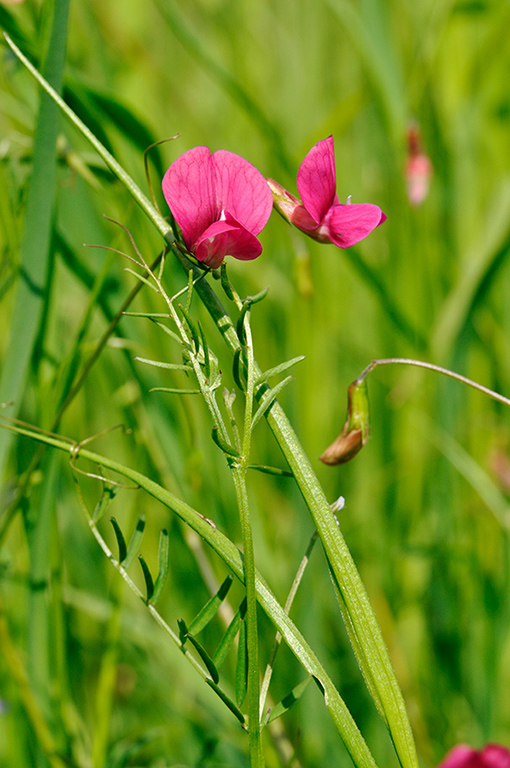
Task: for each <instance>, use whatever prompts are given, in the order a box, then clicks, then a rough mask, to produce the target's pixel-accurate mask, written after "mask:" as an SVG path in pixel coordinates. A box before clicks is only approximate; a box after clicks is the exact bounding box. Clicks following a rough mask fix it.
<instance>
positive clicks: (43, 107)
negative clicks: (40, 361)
mask: <svg viewBox="0 0 510 768" xmlns="http://www.w3.org/2000/svg"><path fill="white" fill-rule="evenodd" d="M68 14H69V0H55V2H54V4H53V17H52V22H51V32H50V40H49V46H48V49H47V50H48V52H47V55H46V60H45V62H44V66H43V71H44V74H45V77H46V78H47V80H48V81H49V82H50V83H52V85H53V86H54V88H55V89H56V91H60V88H61V85H62V74H63V71H64V62H65V51H66V38H67V20H68ZM58 131H59V114H58V110H57V108H56V105H55V104H54V103H53V101H52V100H51V99H50V98H49V97H48V96H47V94H46V93H41V98H40V105H39V114H38V116H37V124H36V130H35V135H34V143H33V163H32V174H31V178H30V183H29V187H28V194H27V206H26V214H25V221H24V233H23V238H22V243H21V254H20V265H19V267H20V269H19V274H20V275H21V276H22V277H20V279H19V282H18V286H17V294H16V300H15V304H14V310H13V315H12V320H11V328H10V337H9V342H8V346H7V351H6V354H5V356H4V361H3V364H2V370H1V372H0V403H3V402H11V401H13V402H14V403H15V410H16V412H18V410H19V408H20V405H21V397H22V395H23V391H24V388H25V383H26V379H27V375H28V373H29V362H30V359H31V356H32V353H33V349H34V344H35V341H36V339H37V333H38V330H39V323H40V321H41V317H42V311H43V307H44V301H43V299H44V292H45V279H46V277H47V270H48V264H49V256H50V241H51V230H52V221H53V211H54V203H55V192H56V181H57V166H56V142H57V135H58ZM11 439H12V435H10V434H8V433H3V434H1V435H0V478H1V477H2V475H3V467H4V463H5V460H6V459H7V455H8V452H9V448H10V445H11Z"/></svg>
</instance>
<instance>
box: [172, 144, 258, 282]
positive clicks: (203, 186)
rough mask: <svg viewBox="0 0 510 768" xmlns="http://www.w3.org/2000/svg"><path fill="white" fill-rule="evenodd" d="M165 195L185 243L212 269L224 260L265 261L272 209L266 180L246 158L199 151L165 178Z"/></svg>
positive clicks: (185, 157) (185, 156) (188, 154)
mask: <svg viewBox="0 0 510 768" xmlns="http://www.w3.org/2000/svg"><path fill="white" fill-rule="evenodd" d="M162 186H163V194H164V196H165V199H166V201H167V203H168V205H169V208H170V210H171V211H172V214H173V216H174V218H175V220H176V222H177V224H178V225H179V227H180V228H181V231H182V236H183V239H184V243H185V244H186V247H187V248H188V250H189V251H191V253H193V254H194V255H195V257H196V258H197V259H198V260H199V261H202V262H203V263H204V264H206V265H207V266H208V267H211V269H216V268H217V267H219V266H220V264H221V263H222V261H223V259H224V258H225V256H227V255H229V256H233V257H234V258H236V259H241V260H243V261H247V260H249V259H255V258H256V257H257V256H260V254H261V252H262V245H261V244H260V242H259V241H258V240H257V238H256V235H258V234H259V233H260V232H261V231H262V230H263V228H264V227H265V225H266V223H267V220H268V219H269V216H270V214H271V209H272V205H273V201H272V197H271V192H270V190H269V187H268V185H267V182H266V180H265V179H264V177H263V176H262V174H261V173H260V171H258V170H257V169H256V168H255V167H254V166H253V165H252V164H251V163H249V162H248V161H247V160H245V159H244V158H243V157H240V156H239V155H236V154H234V153H233V152H228V151H226V150H223V149H220V150H218V151H217V152H214V153H213V154H211V152H210V150H209V149H208V148H207V147H195V148H194V149H190V150H189V151H188V152H185V153H184V154H183V155H181V156H180V157H178V158H177V160H175V161H174V162H173V163H172V165H171V166H170V168H169V169H168V171H167V172H166V173H165V176H164V178H163V185H162Z"/></svg>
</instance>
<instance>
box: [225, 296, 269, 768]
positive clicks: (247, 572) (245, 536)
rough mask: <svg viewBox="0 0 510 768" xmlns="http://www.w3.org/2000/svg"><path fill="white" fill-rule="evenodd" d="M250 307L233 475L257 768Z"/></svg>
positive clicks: (260, 760)
mask: <svg viewBox="0 0 510 768" xmlns="http://www.w3.org/2000/svg"><path fill="white" fill-rule="evenodd" d="M249 314H250V313H249V310H248V312H246V314H245V316H244V332H245V334H246V349H247V362H248V365H247V385H246V397H245V409H244V431H243V444H242V456H241V461H240V463H239V464H238V465H237V466H235V467H233V469H232V475H233V478H234V486H235V490H236V496H237V503H238V507H239V514H240V518H241V533H242V540H243V569H244V583H245V586H246V632H247V634H246V642H247V649H248V732H249V737H250V764H251V766H253V768H256V767H257V768H258V767H259V766H263V765H264V755H263V752H262V742H261V726H260V701H259V690H260V683H259V641H258V626H257V590H256V586H255V553H254V550H253V533H252V528H251V521H250V508H249V504H248V492H247V488H246V471H247V466H248V463H249V457H250V447H251V422H252V416H253V392H254V385H255V378H254V371H253V345H252V338H251V329H250V323H249Z"/></svg>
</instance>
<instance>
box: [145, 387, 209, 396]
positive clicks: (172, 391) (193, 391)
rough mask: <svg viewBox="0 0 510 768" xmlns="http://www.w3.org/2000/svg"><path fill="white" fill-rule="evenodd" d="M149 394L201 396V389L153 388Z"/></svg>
mask: <svg viewBox="0 0 510 768" xmlns="http://www.w3.org/2000/svg"><path fill="white" fill-rule="evenodd" d="M149 392H168V394H170V395H201V394H202V392H201V390H200V389H178V388H176V387H152V389H149Z"/></svg>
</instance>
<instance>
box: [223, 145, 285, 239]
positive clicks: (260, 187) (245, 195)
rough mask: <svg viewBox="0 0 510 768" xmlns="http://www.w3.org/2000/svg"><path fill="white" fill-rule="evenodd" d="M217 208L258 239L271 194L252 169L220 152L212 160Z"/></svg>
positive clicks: (241, 160) (239, 159)
mask: <svg viewBox="0 0 510 768" xmlns="http://www.w3.org/2000/svg"><path fill="white" fill-rule="evenodd" d="M212 159H213V164H214V178H215V186H216V200H217V205H218V206H221V209H222V212H226V211H228V212H229V213H230V214H231V215H232V216H234V217H235V218H236V219H237V221H238V222H239V223H240V224H242V225H243V227H245V229H247V230H249V231H250V232H252V233H253V234H254V235H258V234H259V232H261V231H262V230H263V229H264V227H265V225H266V224H267V221H268V219H269V216H270V214H271V209H272V207H273V196H272V194H271V190H270V189H269V186H268V184H267V182H266V180H265V178H264V177H263V176H262V174H261V173H260V171H258V170H257V169H256V168H255V166H254V165H252V164H251V163H249V162H248V160H245V159H244V157H240V156H239V155H236V154H235V153H234V152H228V151H227V150H225V149H219V150H218V151H217V152H215V153H214V154H213V156H212Z"/></svg>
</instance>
